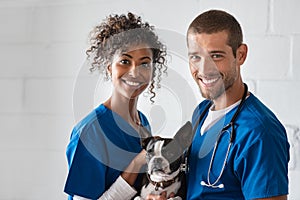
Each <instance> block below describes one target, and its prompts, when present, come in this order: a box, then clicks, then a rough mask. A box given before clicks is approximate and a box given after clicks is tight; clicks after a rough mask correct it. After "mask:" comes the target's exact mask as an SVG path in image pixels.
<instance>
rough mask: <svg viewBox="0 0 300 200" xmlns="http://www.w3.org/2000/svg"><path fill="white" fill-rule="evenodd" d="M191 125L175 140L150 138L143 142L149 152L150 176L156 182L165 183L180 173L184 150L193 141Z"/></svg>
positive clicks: (182, 129) (184, 127)
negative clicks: (173, 175)
mask: <svg viewBox="0 0 300 200" xmlns="http://www.w3.org/2000/svg"><path fill="white" fill-rule="evenodd" d="M192 137H193V135H192V126H191V123H190V122H188V123H186V124H185V125H184V126H183V127H182V128H181V129H180V130H179V131H178V132H177V133H176V135H175V136H174V138H172V139H171V138H161V137H149V138H147V139H145V140H144V141H143V147H144V149H145V150H146V151H147V156H146V160H147V165H148V174H149V175H150V177H151V179H152V180H153V179H155V180H154V181H157V182H159V181H165V180H167V179H168V177H169V176H171V175H172V173H174V172H176V171H178V169H179V168H180V164H181V157H182V155H183V153H184V150H185V149H186V148H187V147H188V146H189V145H190V144H191V141H192Z"/></svg>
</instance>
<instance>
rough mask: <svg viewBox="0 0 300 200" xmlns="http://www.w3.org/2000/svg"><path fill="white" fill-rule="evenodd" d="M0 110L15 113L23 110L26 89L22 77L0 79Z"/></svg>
mask: <svg viewBox="0 0 300 200" xmlns="http://www.w3.org/2000/svg"><path fill="white" fill-rule="evenodd" d="M0 92H1V98H0V112H4V113H14V112H21V111H22V110H23V100H24V89H23V80H22V79H14V78H12V79H0Z"/></svg>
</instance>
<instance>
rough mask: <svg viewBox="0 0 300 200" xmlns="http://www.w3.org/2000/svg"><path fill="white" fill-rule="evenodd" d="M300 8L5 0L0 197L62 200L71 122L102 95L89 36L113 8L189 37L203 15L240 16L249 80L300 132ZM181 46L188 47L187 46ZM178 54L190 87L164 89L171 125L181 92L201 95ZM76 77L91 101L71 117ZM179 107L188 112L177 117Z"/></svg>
mask: <svg viewBox="0 0 300 200" xmlns="http://www.w3.org/2000/svg"><path fill="white" fill-rule="evenodd" d="M299 7H300V1H297V0H289V1H278V0H254V1H246V0H242V1H234V0H223V1H218V0H214V1H212V0H189V1H179V0H177V1H174V0H166V1H160V0H151V1H149V0H140V1H130V0H116V1H110V0H63V1H60V0H52V1H50V0H11V1H0V24H1V29H0V55H1V56H0V63H1V65H0V94H1V98H0V127H1V128H2V131H1V133H0V135H1V140H0V163H1V165H0V177H1V178H0V200H13V199H14V200H16V199H23V200H24V199H25V200H37V199H49V200H50V199H56V200H58V199H61V200H62V199H66V195H65V194H64V193H63V186H64V181H65V178H66V174H67V165H66V159H65V148H66V145H67V143H68V139H69V135H70V131H71V129H72V126H73V125H74V121H78V120H79V118H81V117H82V116H83V115H84V114H85V113H86V112H88V109H89V108H91V107H92V106H93V105H92V103H91V102H94V105H96V104H97V103H98V101H97V99H96V100H95V99H94V98H98V97H99V99H101V98H105V97H103V95H104V94H102V93H101V91H100V92H99V87H98V88H97V87H96V86H95V77H93V78H92V77H91V80H89V79H88V77H89V75H88V73H86V74H83V69H84V67H85V65H84V59H85V48H86V46H87V43H86V42H87V35H88V32H89V31H90V29H91V28H92V27H93V26H94V25H95V24H96V23H97V22H99V21H100V20H101V19H103V18H104V16H106V15H108V14H111V13H124V12H127V11H132V12H135V13H137V14H139V15H141V16H142V17H143V18H144V19H145V20H147V21H149V22H150V23H151V24H153V25H155V26H156V27H157V28H159V29H162V30H172V31H173V32H174V33H177V34H179V35H180V34H181V35H182V37H183V38H184V35H185V32H186V28H187V26H188V24H189V23H190V22H191V20H192V19H193V18H194V17H195V16H196V15H198V13H200V12H201V11H204V10H207V9H210V8H221V9H224V10H226V11H229V12H231V13H232V14H233V15H234V16H235V17H236V18H237V19H238V20H239V21H240V22H241V25H242V27H243V29H244V35H245V42H246V43H247V44H248V46H249V55H248V59H247V61H246V63H245V65H244V66H243V71H242V72H243V76H244V79H245V81H246V82H247V83H248V85H249V87H250V90H251V91H252V92H253V93H255V94H256V95H257V96H258V97H259V98H261V100H262V101H263V102H265V103H266V104H267V105H268V106H269V107H270V108H271V109H272V110H273V111H274V112H275V113H276V114H277V116H278V118H279V119H280V120H281V121H282V122H283V123H284V124H286V125H288V127H289V129H288V130H289V135H292V136H291V139H292V138H296V137H295V136H294V135H293V134H299V131H298V130H299V127H300V118H299V116H298V115H299V114H298V113H300V106H299V103H298V97H299V98H300V93H299V89H300V78H299V77H300V58H299V55H298V54H299V52H300V23H297V19H298V18H299V17H300V13H299V12H298V8H299ZM182 41H183V40H182ZM182 41H181V40H180V42H182ZM176 42H179V40H176ZM180 45H182V46H180V48H181V47H182V49H184V48H185V44H183V43H180ZM170 47H171V46H170ZM172 48H173V47H172ZM174 53H179V55H176V54H174V56H175V57H176V56H178V57H176V58H174V60H173V62H171V63H170V65H171V67H172V68H173V69H174V70H175V71H176V72H177V73H178V74H179V75H181V76H186V77H187V83H184V84H188V85H189V87H190V89H191V90H184V88H183V89H180V91H182V90H184V93H180V92H177V91H175V92H174V91H173V92H174V93H166V96H165V97H166V98H173V99H170V101H169V103H168V102H167V103H166V101H164V98H163V96H162V93H160V95H161V96H160V99H158V103H161V104H162V108H163V109H165V110H164V111H165V112H167V114H168V115H165V116H164V117H165V118H170V119H169V121H168V123H169V122H170V121H171V122H172V124H176V125H178V127H179V126H180V124H182V120H185V119H187V118H188V115H190V112H191V110H188V111H184V110H183V109H185V108H186V109H190V107H189V105H181V108H180V109H179V110H178V109H177V110H176V111H175V110H174V108H173V107H171V105H177V104H178V103H180V102H179V101H178V99H180V98H181V97H184V98H183V101H185V103H186V104H188V101H187V98H186V97H187V96H188V95H189V94H190V91H193V92H192V93H194V94H193V95H194V96H195V98H196V99H197V100H200V99H201V97H200V96H199V93H198V89H197V88H196V87H195V85H194V83H193V81H192V80H191V77H190V76H187V74H189V72H188V66H187V63H186V61H185V60H184V58H181V57H180V56H183V57H184V56H185V55H182V54H184V51H182V52H176V50H175V52H174ZM178 58H179V59H178ZM180 59H181V60H180ZM78 74H79V75H80V77H84V78H83V79H82V81H83V82H82V84H83V85H81V86H78V87H81V88H80V89H81V91H82V92H83V93H82V98H84V99H82V100H80V99H79V100H78V99H77V101H76V103H82V104H86V105H82V107H77V106H78V105H75V109H78V110H76V111H75V116H74V115H73V112H74V110H73V109H74V107H73V106H74V105H73V99H72V98H73V89H74V84H75V83H78V82H77V81H76V77H77V75H78ZM178 74H177V75H178ZM177 75H176V74H175V75H172V74H171V76H170V77H168V78H167V79H166V83H168V82H169V83H171V82H172V80H173V81H176V80H177V81H178V76H177ZM179 78H180V77H179ZM91 86H92V87H91ZM87 87H89V88H88V89H85V88H87ZM94 89H96V90H95V96H94V94H92V93H93V90H94ZM100 90H101V89H100ZM106 94H107V92H106ZM99 95H100V96H99ZM101 95H102V96H101ZM168 95H169V96H168ZM172 95H173V96H172ZM176 95H182V96H176ZM76 98H78V96H76ZM176 98H177V99H176ZM89 100H91V101H89ZM145 101H148V99H145ZM146 103H147V102H146ZM181 103H182V102H181ZM141 106H143V103H141ZM164 106H165V107H164ZM142 109H144V110H147V109H148V110H150V109H151V107H146V106H145V107H144V108H142ZM174 111H175V112H176V113H175V112H174ZM159 112H160V111H159V108H158V107H156V110H153V114H155V113H159ZM172 112H174V114H173V115H172ZM180 112H185V113H183V114H182V115H180V114H179V115H178V113H180ZM170 113H171V115H170ZM149 115H150V114H149ZM169 116H170V117H169ZM150 117H152V116H150ZM160 117H161V119H162V120H163V119H164V118H163V117H162V116H160ZM154 118H155V117H153V119H154ZM151 120H152V119H151ZM152 121H154V120H152ZM168 123H165V124H164V126H165V127H166V130H167V132H168V134H170V132H172V131H174V130H175V129H177V128H178V127H176V126H174V127H172V125H171V126H170V125H169V124H168ZM172 128H173V129H172ZM157 130H159V127H157ZM295 142H298V141H295V139H293V141H292V144H293V148H295V147H297V148H299V144H298V145H295V144H297V143H295ZM295 152H297V150H296V151H295ZM298 152H299V151H298ZM295 156H296V158H298V159H299V156H298V157H297V155H294V154H293V159H294V157H295ZM297 169H298V170H299V168H297ZM298 170H293V171H291V173H290V174H291V175H290V178H291V180H290V183H291V185H290V186H291V189H290V192H291V194H290V199H300V193H299V192H298V190H297V189H296V187H297V186H296V183H297V182H296V180H298V179H299V177H300V172H299V171H298Z"/></svg>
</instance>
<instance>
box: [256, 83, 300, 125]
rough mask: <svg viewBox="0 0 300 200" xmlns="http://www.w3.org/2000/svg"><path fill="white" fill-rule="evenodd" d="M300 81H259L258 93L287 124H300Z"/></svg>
mask: <svg viewBox="0 0 300 200" xmlns="http://www.w3.org/2000/svg"><path fill="white" fill-rule="evenodd" d="M299 88H300V82H299V81H259V85H258V92H257V95H258V96H259V97H260V98H261V99H262V101H263V102H265V103H266V105H267V106H268V107H269V108H271V109H272V110H273V111H274V112H275V113H276V114H277V116H278V118H279V119H281V120H282V122H283V123H285V124H300V118H299V117H298V113H300V104H299V101H298V100H299V98H300V93H299Z"/></svg>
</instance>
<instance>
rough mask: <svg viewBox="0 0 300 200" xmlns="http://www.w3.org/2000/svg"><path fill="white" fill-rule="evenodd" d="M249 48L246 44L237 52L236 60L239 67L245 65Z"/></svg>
mask: <svg viewBox="0 0 300 200" xmlns="http://www.w3.org/2000/svg"><path fill="white" fill-rule="evenodd" d="M247 52H248V47H247V45H246V44H241V45H240V46H239V48H237V50H236V59H237V62H238V64H239V65H242V64H244V62H245V60H246V58H247Z"/></svg>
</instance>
